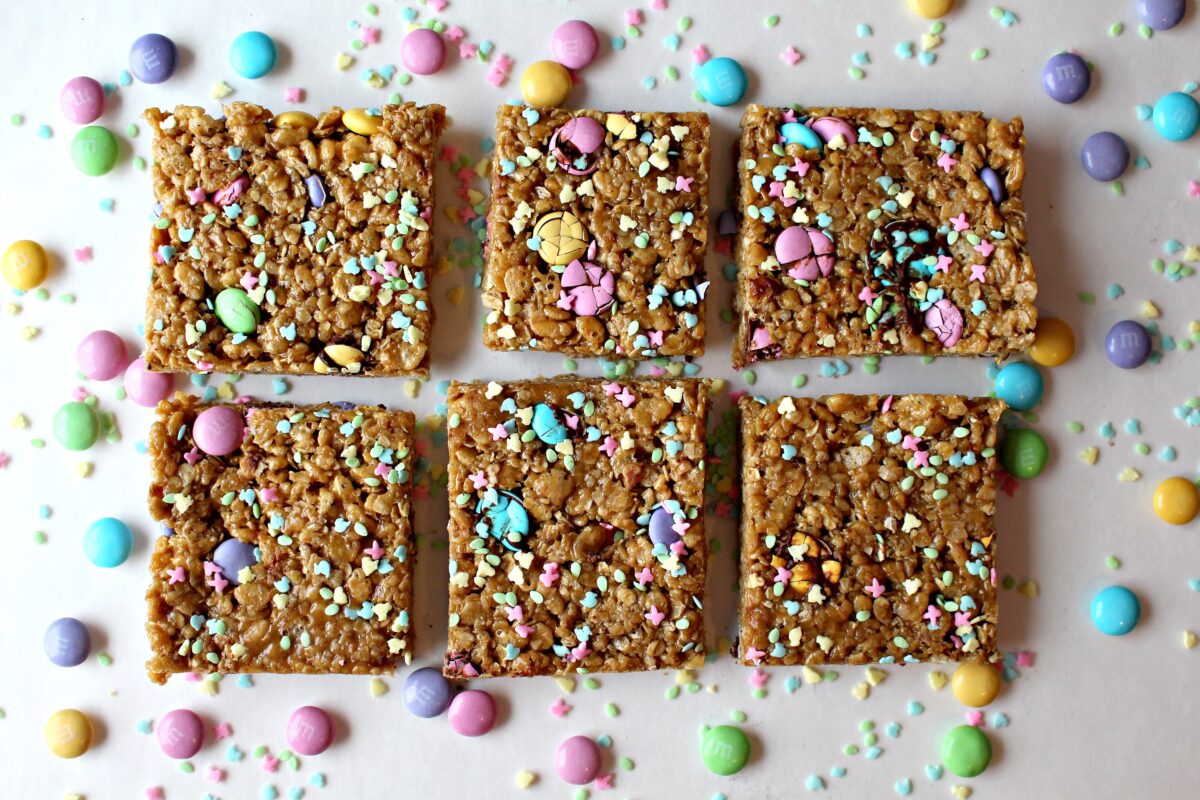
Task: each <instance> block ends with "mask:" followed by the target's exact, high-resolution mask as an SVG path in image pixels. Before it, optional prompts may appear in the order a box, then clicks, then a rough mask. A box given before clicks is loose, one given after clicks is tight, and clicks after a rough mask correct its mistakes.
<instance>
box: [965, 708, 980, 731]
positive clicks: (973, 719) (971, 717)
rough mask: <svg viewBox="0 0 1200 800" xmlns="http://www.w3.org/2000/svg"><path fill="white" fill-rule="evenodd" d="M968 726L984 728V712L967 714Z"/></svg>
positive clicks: (969, 712)
mask: <svg viewBox="0 0 1200 800" xmlns="http://www.w3.org/2000/svg"><path fill="white" fill-rule="evenodd" d="M967 724H968V725H970V726H971V727H972V728H982V727H983V712H982V711H968V712H967Z"/></svg>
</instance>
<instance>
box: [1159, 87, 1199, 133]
mask: <svg viewBox="0 0 1200 800" xmlns="http://www.w3.org/2000/svg"><path fill="white" fill-rule="evenodd" d="M1153 119H1154V130H1156V131H1158V135H1159V136H1161V137H1163V138H1164V139H1167V140H1169V141H1172V142H1182V141H1183V140H1185V139H1190V138H1192V137H1193V136H1195V135H1196V129H1197V128H1200V102H1197V101H1196V98H1194V97H1192V96H1191V95H1190V94H1184V93H1183V92H1171V93H1170V94H1165V95H1163V96H1162V97H1161V98H1159V101H1158V102H1157V103H1155V104H1154V116H1153Z"/></svg>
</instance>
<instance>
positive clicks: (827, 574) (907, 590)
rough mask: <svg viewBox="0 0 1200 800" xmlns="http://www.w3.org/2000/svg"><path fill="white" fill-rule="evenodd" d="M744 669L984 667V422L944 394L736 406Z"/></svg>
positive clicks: (987, 470)
mask: <svg viewBox="0 0 1200 800" xmlns="http://www.w3.org/2000/svg"><path fill="white" fill-rule="evenodd" d="M739 406H740V410H741V414H742V495H743V497H742V503H743V506H742V522H741V571H740V575H741V578H740V580H741V598H740V604H741V607H740V611H739V630H740V635H739V643H738V650H737V652H738V658H739V660H740V661H741V662H742V663H743V664H866V663H872V662H879V663H894V662H912V661H994V660H995V659H997V658H998V657H999V651H998V650H997V646H996V571H995V566H994V564H995V550H996V544H995V529H994V527H993V523H992V516H993V513H994V510H995V503H996V488H995V483H994V473H995V469H996V458H995V443H996V427H997V423H998V421H999V419H1000V414H1001V412H1002V411H1003V410H1004V403H1003V402H1002V401H999V400H991V399H985V398H979V399H976V398H967V397H956V396H951V395H907V396H902V397H880V396H877V395H868V396H856V395H846V394H843V395H831V396H829V397H822V398H801V397H784V398H781V399H779V400H776V401H774V402H771V403H765V402H764V401H761V400H756V399H753V398H748V397H744V398H742V399H741V400H740V401H739Z"/></svg>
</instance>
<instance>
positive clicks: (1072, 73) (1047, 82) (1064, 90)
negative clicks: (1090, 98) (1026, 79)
mask: <svg viewBox="0 0 1200 800" xmlns="http://www.w3.org/2000/svg"><path fill="white" fill-rule="evenodd" d="M1091 85H1092V73H1091V71H1090V70H1089V69H1088V65H1087V62H1086V61H1084V60H1083V58H1082V57H1081V56H1080V55H1079V54H1078V53H1055V54H1054V55H1052V56H1050V60H1049V61H1047V62H1046V65H1045V66H1044V67H1042V87H1043V88H1044V89H1045V90H1046V94H1047V95H1049V96H1050V99H1051V100H1054V101H1056V102H1059V103H1074V102H1075V101H1076V100H1078V99H1079V98H1081V97H1083V96H1084V95H1085V94H1087V91H1088V89H1089V88H1090V87H1091Z"/></svg>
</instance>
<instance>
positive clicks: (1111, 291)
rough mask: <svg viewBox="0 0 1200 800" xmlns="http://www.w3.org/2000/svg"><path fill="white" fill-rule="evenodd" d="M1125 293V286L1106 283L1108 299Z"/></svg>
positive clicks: (1114, 298) (1113, 298)
mask: <svg viewBox="0 0 1200 800" xmlns="http://www.w3.org/2000/svg"><path fill="white" fill-rule="evenodd" d="M1123 294H1125V287H1123V286H1121V284H1119V283H1110V284H1109V285H1108V299H1109V300H1116V299H1117V298H1118V297H1120V296H1121V295H1123Z"/></svg>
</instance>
